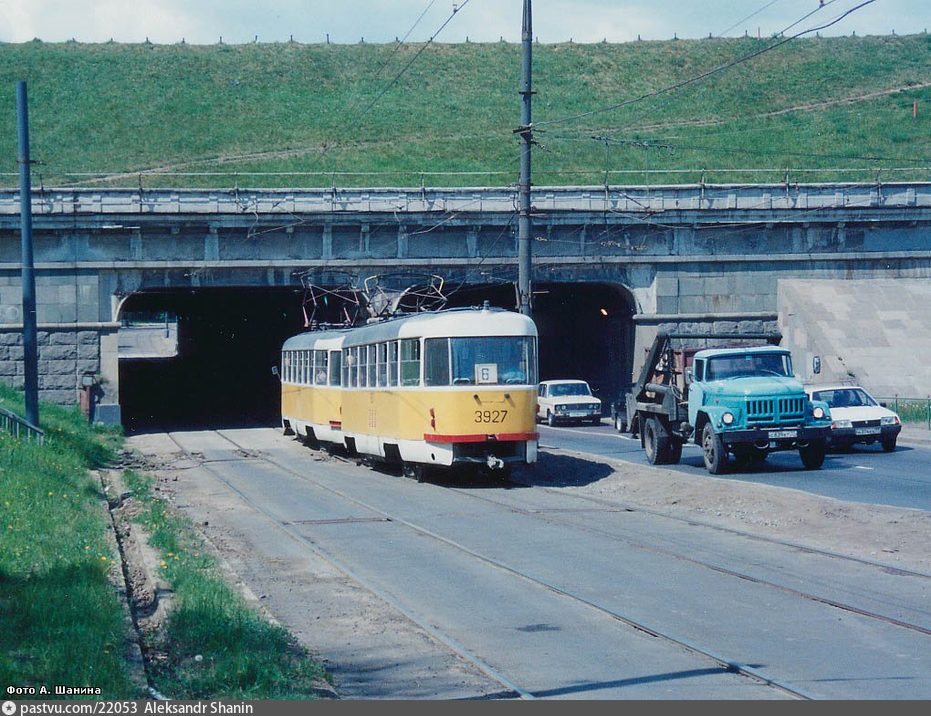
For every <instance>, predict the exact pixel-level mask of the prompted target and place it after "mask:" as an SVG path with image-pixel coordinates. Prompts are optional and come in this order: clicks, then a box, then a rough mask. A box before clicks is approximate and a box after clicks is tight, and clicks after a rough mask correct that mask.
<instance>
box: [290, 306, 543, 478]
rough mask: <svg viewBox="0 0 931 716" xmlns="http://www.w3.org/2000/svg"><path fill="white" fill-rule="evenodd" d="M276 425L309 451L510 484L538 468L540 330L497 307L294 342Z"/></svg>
mask: <svg viewBox="0 0 931 716" xmlns="http://www.w3.org/2000/svg"><path fill="white" fill-rule="evenodd" d="M280 376H281V382H282V386H281V418H282V426H283V427H284V429H285V430H286V431H294V432H295V433H297V435H298V436H299V437H300V438H302V439H304V440H305V441H306V442H308V443H309V444H310V445H312V446H313V445H315V444H316V443H318V442H324V443H331V444H338V445H342V446H344V447H345V448H346V450H347V451H348V452H349V453H350V454H357V455H361V456H363V457H368V458H372V459H380V460H384V461H387V462H391V463H397V464H400V465H401V466H402V468H403V470H404V473H405V474H407V475H409V476H411V477H416V478H418V479H423V476H424V470H425V469H426V468H430V467H446V468H448V467H452V466H455V465H463V464H469V465H473V466H476V467H479V468H481V469H483V470H485V471H494V472H495V473H496V474H498V475H501V476H506V475H507V474H508V472H509V471H510V468H511V466H512V465H514V464H531V463H534V462H536V460H537V440H538V434H537V432H536V418H535V416H536V385H537V329H536V326H535V324H534V323H533V321H532V320H531V319H530V318H529V317H528V316H524V315H522V314H519V313H515V312H513V311H507V310H504V309H498V308H489V307H487V306H486V307H484V308H455V309H446V310H441V311H433V312H422V313H415V314H410V315H404V316H400V317H396V318H392V319H388V320H384V321H380V322H377V323H371V324H367V325H363V326H358V327H355V328H347V329H340V330H325V331H311V332H306V333H301V334H299V335H297V336H294V337H292V338H289V339H288V340H287V341H285V343H284V345H283V346H282V352H281V368H280Z"/></svg>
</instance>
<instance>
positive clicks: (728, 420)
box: [721, 413, 734, 425]
mask: <svg viewBox="0 0 931 716" xmlns="http://www.w3.org/2000/svg"><path fill="white" fill-rule="evenodd" d="M721 422H722V423H724V424H725V425H733V423H734V414H733V413H724V415H722V416H721Z"/></svg>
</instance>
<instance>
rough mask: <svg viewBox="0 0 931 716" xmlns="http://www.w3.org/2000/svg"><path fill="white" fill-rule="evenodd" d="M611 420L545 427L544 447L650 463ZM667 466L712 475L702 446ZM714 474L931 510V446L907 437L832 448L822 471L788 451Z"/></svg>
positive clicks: (637, 444) (685, 450) (686, 451)
mask: <svg viewBox="0 0 931 716" xmlns="http://www.w3.org/2000/svg"><path fill="white" fill-rule="evenodd" d="M608 423H609V421H608V420H607V419H605V420H604V421H603V423H602V424H601V425H597V426H592V425H585V426H563V427H552V428H551V427H548V426H546V425H542V426H540V428H539V431H540V445H541V447H542V448H544V449H545V448H547V447H550V448H556V449H566V450H574V451H577V452H584V453H590V454H592V455H598V456H601V457H608V458H612V459H615V460H624V461H627V462H631V463H633V464H636V465H647V464H648V462H647V459H646V457H645V455H644V452H643V448H641V447H640V441H639V439H635V438H632V437H631V436H630V435H629V434H622V433H618V432H617V431H616V430H614V428H613V427H612V426H610V425H609V424H608ZM666 467H669V468H671V469H673V470H676V471H678V472H682V473H683V474H689V475H708V473H707V471H706V470H705V465H704V462H703V459H702V453H701V449H700V448H699V447H698V446H697V445H686V446H684V448H683V450H682V461H681V463H680V464H679V465H670V466H666ZM715 477H716V478H719V479H726V480H740V481H743V482H751V483H757V484H764V485H772V486H775V487H790V488H793V489H796V490H804V491H806V492H810V493H812V494H816V495H823V496H825V497H833V498H836V499H838V500H848V501H851V502H860V503H866V504H876V505H892V506H895V507H909V508H914V509H919V510H928V511H931V445H922V444H918V443H910V444H909V443H905V442H903V441H902V440H900V442H899V445H898V447H897V448H896V451H895V452H893V453H885V452H883V450H882V447H880V446H879V445H857V446H855V447H854V448H853V449H852V450H851V451H849V452H841V451H831V452H829V453H828V455H827V458H826V459H825V461H824V465H823V466H822V468H821V469H820V470H806V469H804V468H803V467H802V463H801V460H800V459H799V456H798V452H797V451H791V452H789V451H786V452H777V453H772V454H771V455H770V456H769V457H768V458H767V459H766V462H765V463H763V464H762V465H760V466H759V467H755V468H749V469H746V470H739V471H732V472H729V473H725V474H723V475H718V476H715ZM709 479H710V478H709Z"/></svg>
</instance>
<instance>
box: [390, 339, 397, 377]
mask: <svg viewBox="0 0 931 716" xmlns="http://www.w3.org/2000/svg"><path fill="white" fill-rule="evenodd" d="M397 384H398V342H397V341H391V343H389V344H388V385H397Z"/></svg>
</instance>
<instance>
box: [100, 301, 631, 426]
mask: <svg viewBox="0 0 931 716" xmlns="http://www.w3.org/2000/svg"><path fill="white" fill-rule="evenodd" d="M304 298H305V291H304V289H303V287H294V286H290V287H268V288H256V287H248V288H245V287H223V288H216V287H211V288H184V289H150V290H143V291H139V292H137V293H133V294H131V295H130V296H128V297H126V298H125V299H124V300H122V301H121V303H120V306H119V315H118V316H117V319H119V320H122V319H127V318H132V317H139V316H142V317H144V318H146V319H150V320H151V321H153V322H155V323H158V321H159V320H162V321H166V324H167V325H169V328H170V325H171V324H172V323H174V324H175V325H176V337H177V343H176V346H177V349H176V351H174V352H172V351H165V352H164V353H163V354H161V355H155V354H147V353H146V352H145V351H141V352H137V353H136V354H135V355H132V354H131V352H129V351H127V352H126V353H125V354H124V355H123V357H121V358H120V360H119V396H120V408H121V410H120V412H121V416H122V422H123V427H124V429H125V430H126V431H127V432H137V431H141V430H146V429H150V428H151V429H157V428H166V427H170V428H174V429H178V428H187V427H189V428H205V427H218V426H230V425H252V424H257V423H260V424H268V425H275V424H277V423H278V421H279V419H280V413H279V410H280V386H279V383H278V378H277V377H276V376H275V375H273V374H272V372H271V368H272V366H275V365H277V364H278V360H279V351H280V349H281V344H282V343H283V342H284V340H285V339H286V338H288V337H290V336H292V335H294V334H296V333H300V332H301V331H303V330H305V327H304V320H305V314H304V311H303V302H304ZM484 301H488V302H489V303H490V304H492V305H495V306H500V307H502V308H508V309H511V310H513V309H514V308H515V306H516V297H515V288H514V285H513V284H512V283H499V284H494V285H490V284H488V285H479V284H476V285H464V286H461V287H459V288H458V289H457V290H455V291H454V292H452V293H451V294H450V296H449V301H448V304H447V305H448V306H449V307H457V306H471V305H481V304H482V303H483V302H484ZM633 314H634V302H633V297H632V296H631V294H630V292H629V291H628V289H626V288H625V287H624V286H621V285H619V284H613V283H608V282H598V283H586V282H552V283H540V284H535V286H534V297H533V318H534V321H535V322H536V324H537V328H538V331H539V335H540V351H539V354H540V379H541V380H547V379H552V378H581V379H583V380H586V381H588V382H589V384H590V385H591V386H592V389H593V390H594V391H596V395H598V397H600V398H601V399H602V400H603V401H604V404H605V407H606V409H607V406H608V405H610V403H611V401H613V400H615V399H616V398H617V397H618V396H619V395H620V393H621V392H622V391H623V390H624V389H625V388H626V387H627V386H628V385H629V382H630V374H631V367H632V361H633V346H634V324H633ZM166 317H167V320H166ZM334 317H335V314H334ZM166 330H167V329H166ZM169 332H170V331H169Z"/></svg>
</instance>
